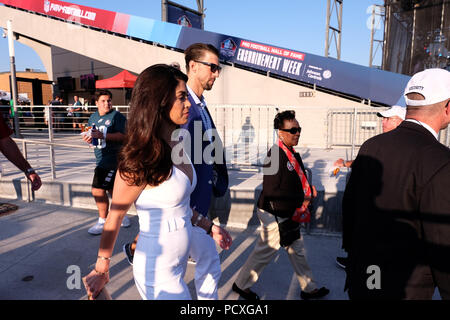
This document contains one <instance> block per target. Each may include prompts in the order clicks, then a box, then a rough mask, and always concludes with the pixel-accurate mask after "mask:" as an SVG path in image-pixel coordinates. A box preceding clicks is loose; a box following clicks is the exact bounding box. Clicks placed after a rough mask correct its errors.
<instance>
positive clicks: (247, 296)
mask: <svg viewBox="0 0 450 320" xmlns="http://www.w3.org/2000/svg"><path fill="white" fill-rule="evenodd" d="M232 289H233V291H234V292H236V293H239V295H240V296H241V298H243V299H245V300H260V299H259V296H258V295H257V294H256V293H254V292H253V291H251V290H249V291H250V292H245V291H244V290H241V289H239V287H238V286H237V285H236V283H233V287H232Z"/></svg>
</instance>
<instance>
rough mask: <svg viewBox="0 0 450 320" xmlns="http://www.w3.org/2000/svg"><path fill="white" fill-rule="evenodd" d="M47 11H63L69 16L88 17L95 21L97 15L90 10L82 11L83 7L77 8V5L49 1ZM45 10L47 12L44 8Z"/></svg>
mask: <svg viewBox="0 0 450 320" xmlns="http://www.w3.org/2000/svg"><path fill="white" fill-rule="evenodd" d="M47 5H48V4H47ZM49 11H54V12H57V13H64V14H66V15H68V16H71V17H77V18H82V19H88V20H91V21H95V18H96V17H97V13H95V12H92V11H84V10H83V9H81V8H79V7H78V6H62V5H60V4H57V3H51V4H50V10H49ZM46 12H47V10H46Z"/></svg>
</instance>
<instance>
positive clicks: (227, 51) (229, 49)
mask: <svg viewBox="0 0 450 320" xmlns="http://www.w3.org/2000/svg"><path fill="white" fill-rule="evenodd" d="M236 49H237V45H236V43H235V42H234V41H233V39H230V38H228V39H226V40H225V41H222V43H221V44H220V54H221V55H223V56H225V57H234V54H235V53H236Z"/></svg>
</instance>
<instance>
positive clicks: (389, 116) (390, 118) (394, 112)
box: [377, 106, 406, 132]
mask: <svg viewBox="0 0 450 320" xmlns="http://www.w3.org/2000/svg"><path fill="white" fill-rule="evenodd" d="M377 116H378V117H380V118H382V120H381V121H382V125H383V132H389V131H391V130H394V129H395V128H397V127H398V126H399V125H400V123H402V121H403V120H405V116H406V108H404V107H401V106H392V107H391V108H389V109H387V110H385V111H381V112H378V113H377Z"/></svg>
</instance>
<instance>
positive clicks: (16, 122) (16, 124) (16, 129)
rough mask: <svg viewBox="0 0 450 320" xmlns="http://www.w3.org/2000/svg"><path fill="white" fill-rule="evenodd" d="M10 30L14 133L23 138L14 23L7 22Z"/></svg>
mask: <svg viewBox="0 0 450 320" xmlns="http://www.w3.org/2000/svg"><path fill="white" fill-rule="evenodd" d="M6 26H7V28H8V46H9V60H10V64H11V91H12V92H11V94H12V99H13V108H14V133H15V136H16V138H22V135H21V134H20V128H19V118H18V114H17V96H18V93H17V80H16V57H15V52H14V32H13V29H12V21H11V20H8V21H7V22H6Z"/></svg>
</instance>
